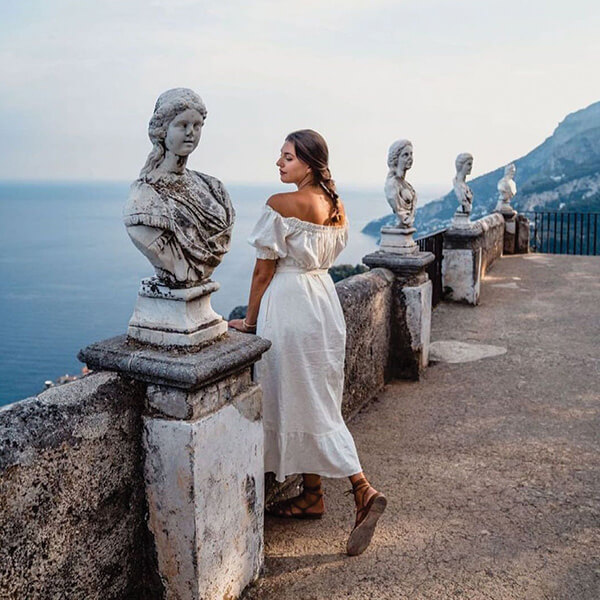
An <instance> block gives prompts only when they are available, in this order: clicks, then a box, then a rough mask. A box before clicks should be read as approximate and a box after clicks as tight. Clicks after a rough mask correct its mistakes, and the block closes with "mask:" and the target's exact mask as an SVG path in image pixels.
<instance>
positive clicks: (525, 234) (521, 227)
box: [515, 215, 530, 254]
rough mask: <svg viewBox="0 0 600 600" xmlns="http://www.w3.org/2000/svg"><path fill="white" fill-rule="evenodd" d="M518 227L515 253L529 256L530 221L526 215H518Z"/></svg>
mask: <svg viewBox="0 0 600 600" xmlns="http://www.w3.org/2000/svg"><path fill="white" fill-rule="evenodd" d="M516 227H517V234H516V244H515V253H516V254H527V253H528V252H529V236H530V227H529V219H528V218H527V217H526V216H525V215H517V217H516Z"/></svg>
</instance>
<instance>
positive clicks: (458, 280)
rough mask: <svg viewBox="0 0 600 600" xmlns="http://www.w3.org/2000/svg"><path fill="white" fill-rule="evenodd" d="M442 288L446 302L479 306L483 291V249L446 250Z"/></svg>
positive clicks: (444, 251) (443, 260)
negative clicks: (481, 290)
mask: <svg viewBox="0 0 600 600" xmlns="http://www.w3.org/2000/svg"><path fill="white" fill-rule="evenodd" d="M442 286H443V290H444V298H445V299H446V300H452V301H454V302H466V303H467V304H473V305H475V304H477V303H478V302H479V294H480V289H481V248H477V249H472V248H467V249H463V250H461V249H458V248H444V250H443V258H442Z"/></svg>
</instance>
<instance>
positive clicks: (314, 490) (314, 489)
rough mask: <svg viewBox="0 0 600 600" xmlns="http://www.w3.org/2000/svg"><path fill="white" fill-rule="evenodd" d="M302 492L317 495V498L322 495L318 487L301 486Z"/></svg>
mask: <svg viewBox="0 0 600 600" xmlns="http://www.w3.org/2000/svg"><path fill="white" fill-rule="evenodd" d="M302 490H303V491H304V492H308V493H309V494H312V495H313V496H315V495H317V496H319V498H320V497H321V496H322V495H323V490H322V489H321V486H320V485H302Z"/></svg>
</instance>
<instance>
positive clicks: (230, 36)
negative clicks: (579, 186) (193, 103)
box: [0, 0, 600, 187]
mask: <svg viewBox="0 0 600 600" xmlns="http://www.w3.org/2000/svg"><path fill="white" fill-rule="evenodd" d="M0 23H1V24H2V25H1V28H0V90H1V91H0V131H2V133H3V135H4V140H5V143H4V144H3V145H2V150H1V151H0V152H1V155H2V156H1V160H0V180H15V179H35V180H91V179H93V180H133V179H135V178H136V177H137V175H138V173H139V170H140V168H141V167H142V165H143V164H144V162H145V159H146V156H147V154H148V152H149V150H150V142H149V140H148V138H147V124H148V120H149V118H150V116H151V114H152V110H153V107H154V102H155V101H156V98H157V96H158V95H159V94H160V93H161V92H162V91H164V90H166V89H169V88H171V87H190V88H192V89H194V90H195V91H196V92H198V93H199V94H200V95H201V96H202V98H203V99H204V101H205V103H206V105H207V107H208V118H207V121H206V124H205V126H204V130H203V137H202V140H201V142H200V146H199V147H198V149H197V150H196V151H195V152H194V154H193V155H192V157H191V158H190V161H189V165H188V166H190V167H191V168H194V169H197V170H200V171H203V172H206V173H209V174H211V175H214V176H216V177H218V178H220V179H222V180H223V181H224V182H226V183H227V182H230V183H272V182H276V181H277V173H276V168H275V166H274V162H275V160H276V159H277V157H278V155H279V149H280V147H281V144H282V143H283V139H284V137H285V135H286V134H287V133H289V132H290V131H293V130H295V129H300V128H306V127H310V128H312V129H316V130H317V131H319V132H320V133H322V134H323V135H324V136H325V138H326V139H327V141H328V143H329V147H330V156H331V159H330V163H331V168H332V172H333V176H334V178H335V179H336V180H337V181H338V184H344V185H347V186H349V185H354V186H381V185H383V181H384V179H385V175H386V172H387V167H386V155H387V149H388V147H389V145H390V144H391V143H392V142H393V141H394V140H395V139H398V138H408V139H410V140H411V141H412V142H413V146H414V153H415V164H414V167H413V169H412V170H411V172H410V174H409V175H408V177H407V178H408V179H409V180H410V181H411V182H412V183H413V185H444V184H447V186H448V187H450V181H451V179H452V177H453V175H454V159H455V157H456V155H457V154H458V153H460V152H470V153H471V154H473V155H474V158H475V161H474V169H473V176H477V175H478V174H483V173H485V172H487V171H490V170H492V169H495V168H497V167H499V166H502V165H504V164H506V163H508V162H510V161H511V160H513V159H515V158H518V157H520V156H522V155H524V154H526V153H527V152H529V151H530V150H531V149H533V148H534V147H535V146H537V145H538V144H540V143H541V142H542V141H543V140H544V139H545V138H546V137H548V136H549V135H551V134H552V131H553V130H554V128H555V127H556V126H557V125H558V123H559V122H560V121H561V120H562V119H563V118H564V117H565V116H566V115H567V114H568V113H570V112H574V111H575V110H578V109H580V108H583V107H585V106H588V105H589V104H591V103H593V102H595V101H598V100H600V76H598V62H599V60H600V36H598V31H600V2H598V1H597V0H590V1H587V0H571V1H570V2H556V1H554V0H544V1H542V0H526V1H523V0H519V1H513V0H503V1H499V0H453V1H449V0H412V1H410V2H408V1H404V0H296V1H285V0H283V1H282V0H279V1H277V2H275V1H271V0H257V1H251V0H250V1H242V0H232V1H229V0H218V1H196V0H19V1H13V0H0Z"/></svg>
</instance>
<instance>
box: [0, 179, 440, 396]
mask: <svg viewBox="0 0 600 600" xmlns="http://www.w3.org/2000/svg"><path fill="white" fill-rule="evenodd" d="M128 189H129V183H127V182H67V183H62V182H52V183H47V182H46V183H41V182H18V183H15V182H13V183H11V182H0V406H2V405H6V404H10V403H12V402H15V401H18V400H21V399H23V398H27V397H30V396H33V395H36V394H38V393H40V392H41V391H42V390H43V389H44V383H45V381H48V380H50V381H54V380H56V379H57V378H59V377H61V376H64V375H79V374H81V369H82V366H83V365H82V364H81V363H80V362H79V361H78V360H77V352H78V351H79V349H80V348H83V347H85V346H87V345H88V344H90V343H92V342H96V341H99V340H102V339H106V338H109V337H112V336H115V335H119V334H122V333H124V332H125V331H126V329H127V323H128V321H129V318H130V317H131V313H132V310H133V306H134V304H135V301H136V297H137V291H138V287H139V282H140V280H141V279H142V278H143V277H148V276H151V275H152V274H153V270H152V268H151V267H150V264H149V263H148V261H147V260H146V258H144V256H142V254H141V253H140V252H139V251H138V250H136V248H135V247H134V246H133V244H132V243H131V241H130V239H129V237H128V236H127V233H126V231H125V227H124V226H123V223H122V219H121V213H122V208H123V204H124V203H125V199H126V198H127V194H128ZM227 189H228V190H229V193H230V196H231V199H232V201H233V204H234V206H235V210H236V221H235V225H234V229H233V236H232V242H231V250H230V252H229V253H228V254H227V255H225V257H224V258H223V261H222V263H221V265H220V266H219V267H218V268H217V269H216V271H215V272H214V273H213V276H212V279H213V280H216V281H218V282H219V283H220V285H221V288H220V290H219V291H218V292H216V293H214V294H213V295H212V297H211V301H212V305H213V308H214V309H215V310H216V311H217V312H218V313H220V314H222V315H224V316H225V318H227V317H228V315H229V313H230V311H231V310H232V309H233V308H234V307H235V306H238V305H242V304H246V303H247V299H248V291H249V286H250V279H251V274H252V269H253V265H254V249H253V248H252V247H251V246H249V245H248V243H247V238H248V236H249V235H250V232H251V230H252V227H253V225H254V223H255V222H256V220H257V219H258V216H259V214H260V210H261V208H262V205H263V204H264V203H265V201H266V199H267V198H268V197H269V196H270V195H271V194H273V193H276V192H279V191H282V188H281V187H280V186H278V185H274V186H265V185H228V186H227ZM283 189H285V190H289V188H283ZM338 191H339V192H340V195H341V197H342V198H343V200H344V204H345V206H346V211H347V214H348V218H349V223H350V235H349V242H348V245H347V247H346V249H345V250H344V251H343V252H342V253H341V254H340V256H339V257H338V260H337V264H353V265H355V264H358V263H360V262H361V258H362V257H363V256H364V255H365V254H368V253H369V252H373V251H374V250H376V249H377V246H376V240H375V239H374V238H373V237H370V236H367V235H365V234H363V233H361V229H362V228H363V227H364V226H365V225H366V224H367V223H368V222H369V221H371V220H372V219H374V218H378V217H380V216H382V215H383V214H385V213H386V212H388V210H389V209H388V208H387V203H386V201H385V198H384V195H383V190H382V189H378V188H362V189H361V188H348V189H344V188H343V187H340V188H339V190H338ZM437 195H439V189H436V188H435V186H432V187H431V189H430V190H427V191H425V193H423V192H421V197H420V200H419V204H420V205H422V204H423V203H426V202H427V201H428V200H432V199H434V198H435V197H437Z"/></svg>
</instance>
